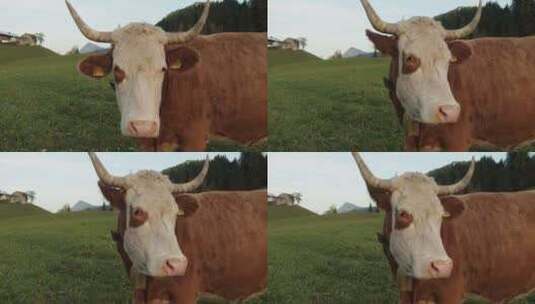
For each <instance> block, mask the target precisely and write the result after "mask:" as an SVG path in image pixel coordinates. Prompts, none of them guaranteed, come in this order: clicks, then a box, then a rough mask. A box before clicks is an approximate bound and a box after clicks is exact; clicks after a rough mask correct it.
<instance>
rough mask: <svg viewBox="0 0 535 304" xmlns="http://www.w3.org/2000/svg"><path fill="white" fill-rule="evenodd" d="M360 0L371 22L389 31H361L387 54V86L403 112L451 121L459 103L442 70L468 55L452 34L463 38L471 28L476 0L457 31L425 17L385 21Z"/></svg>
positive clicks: (431, 120) (419, 118) (432, 120)
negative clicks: (467, 19)
mask: <svg viewBox="0 0 535 304" xmlns="http://www.w3.org/2000/svg"><path fill="white" fill-rule="evenodd" d="M361 2H362V5H363V7H364V9H365V11H366V14H367V16H368V19H369V20H370V22H371V24H372V26H373V27H374V28H375V29H376V30H377V31H379V32H381V33H385V34H390V35H392V36H384V35H380V34H376V33H373V32H370V31H367V35H368V37H369V39H370V40H371V41H372V42H373V44H374V45H375V47H376V48H377V49H378V50H380V51H381V52H382V53H384V54H388V55H390V56H392V60H393V62H392V67H391V69H392V71H391V77H392V78H394V79H391V80H392V82H393V83H392V85H394V86H395V94H396V97H397V98H398V99H399V101H400V102H401V105H402V106H403V108H404V110H405V112H406V113H407V114H408V115H409V117H410V118H411V119H413V120H415V121H418V122H421V123H428V124H439V123H455V122H457V120H458V118H459V115H460V112H461V106H460V105H459V103H458V102H457V100H456V99H455V97H454V96H453V93H452V91H451V88H450V85H449V82H448V70H449V67H450V64H461V63H462V62H463V61H464V60H466V59H468V58H469V57H470V56H471V55H472V49H471V48H470V46H469V45H468V44H466V43H465V42H462V41H460V40H455V39H460V38H463V37H466V36H468V35H470V34H471V33H472V32H473V31H474V30H475V29H476V27H477V24H478V23H479V20H480V19H481V13H482V6H481V0H480V1H479V8H478V10H477V13H476V16H475V17H474V19H473V20H472V21H471V22H470V24H468V25H467V26H465V27H464V28H461V29H458V30H446V29H444V27H443V26H442V25H441V24H440V23H438V22H437V21H435V20H433V19H432V18H428V17H414V18H411V19H408V20H405V21H401V22H399V23H387V22H384V21H383V20H381V19H380V18H379V16H378V15H377V14H376V12H375V10H374V9H373V8H372V6H371V5H370V4H369V2H368V1H367V0H361ZM453 40H455V41H453ZM392 74H393V75H392Z"/></svg>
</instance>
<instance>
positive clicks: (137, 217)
mask: <svg viewBox="0 0 535 304" xmlns="http://www.w3.org/2000/svg"><path fill="white" fill-rule="evenodd" d="M148 218H149V215H148V214H147V212H145V211H144V210H143V209H141V208H132V209H131V216H130V226H131V227H134V228H135V227H139V226H141V225H143V224H144V223H145V222H146V221H147V219H148Z"/></svg>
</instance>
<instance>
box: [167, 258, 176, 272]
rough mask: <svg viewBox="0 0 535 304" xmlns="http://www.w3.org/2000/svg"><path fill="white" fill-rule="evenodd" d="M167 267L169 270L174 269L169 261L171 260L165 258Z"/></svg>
mask: <svg viewBox="0 0 535 304" xmlns="http://www.w3.org/2000/svg"><path fill="white" fill-rule="evenodd" d="M165 264H166V266H167V268H169V269H170V270H171V271H173V270H175V266H173V264H172V263H171V261H169V260H167V261H166V262H165Z"/></svg>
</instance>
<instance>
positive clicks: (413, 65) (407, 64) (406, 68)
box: [403, 54, 420, 74]
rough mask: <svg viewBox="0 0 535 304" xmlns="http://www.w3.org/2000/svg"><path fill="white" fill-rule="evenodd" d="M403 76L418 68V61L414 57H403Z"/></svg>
mask: <svg viewBox="0 0 535 304" xmlns="http://www.w3.org/2000/svg"><path fill="white" fill-rule="evenodd" d="M404 58H405V59H404V62H403V74H411V73H414V72H416V70H418V68H419V67H420V59H419V58H418V57H416V56H414V55H410V54H409V55H404Z"/></svg>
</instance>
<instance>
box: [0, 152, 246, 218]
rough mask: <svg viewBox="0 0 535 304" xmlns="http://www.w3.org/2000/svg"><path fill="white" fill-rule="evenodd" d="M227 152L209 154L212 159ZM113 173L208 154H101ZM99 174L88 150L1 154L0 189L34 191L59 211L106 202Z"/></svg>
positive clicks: (40, 200)
mask: <svg viewBox="0 0 535 304" xmlns="http://www.w3.org/2000/svg"><path fill="white" fill-rule="evenodd" d="M217 154H225V155H227V158H229V159H235V158H238V157H239V153H209V155H210V158H213V157H214V156H215V155H217ZM97 155H98V157H99V158H100V160H101V161H102V162H103V163H104V166H106V168H107V169H108V171H109V172H110V173H111V174H114V175H126V174H129V173H135V172H136V171H138V170H143V169H151V170H156V171H161V170H163V169H166V168H169V167H172V166H175V165H177V164H180V163H182V162H184V161H186V160H198V159H204V158H205V157H206V153H98V154H97ZM97 181H98V178H97V175H96V174H95V170H94V169H93V166H92V165H91V161H90V160H89V156H88V155H87V154H86V153H0V190H2V191H5V192H8V193H12V192H14V191H28V190H33V191H35V192H36V193H37V199H36V201H35V205H38V206H40V207H42V208H45V209H47V210H49V211H52V212H56V211H57V210H59V209H60V208H61V207H62V206H63V205H65V204H67V203H68V204H70V205H73V204H74V203H76V202H77V201H79V200H83V201H86V202H88V203H91V204H94V205H100V204H102V201H103V197H102V195H101V193H100V190H99V188H98V186H97Z"/></svg>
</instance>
